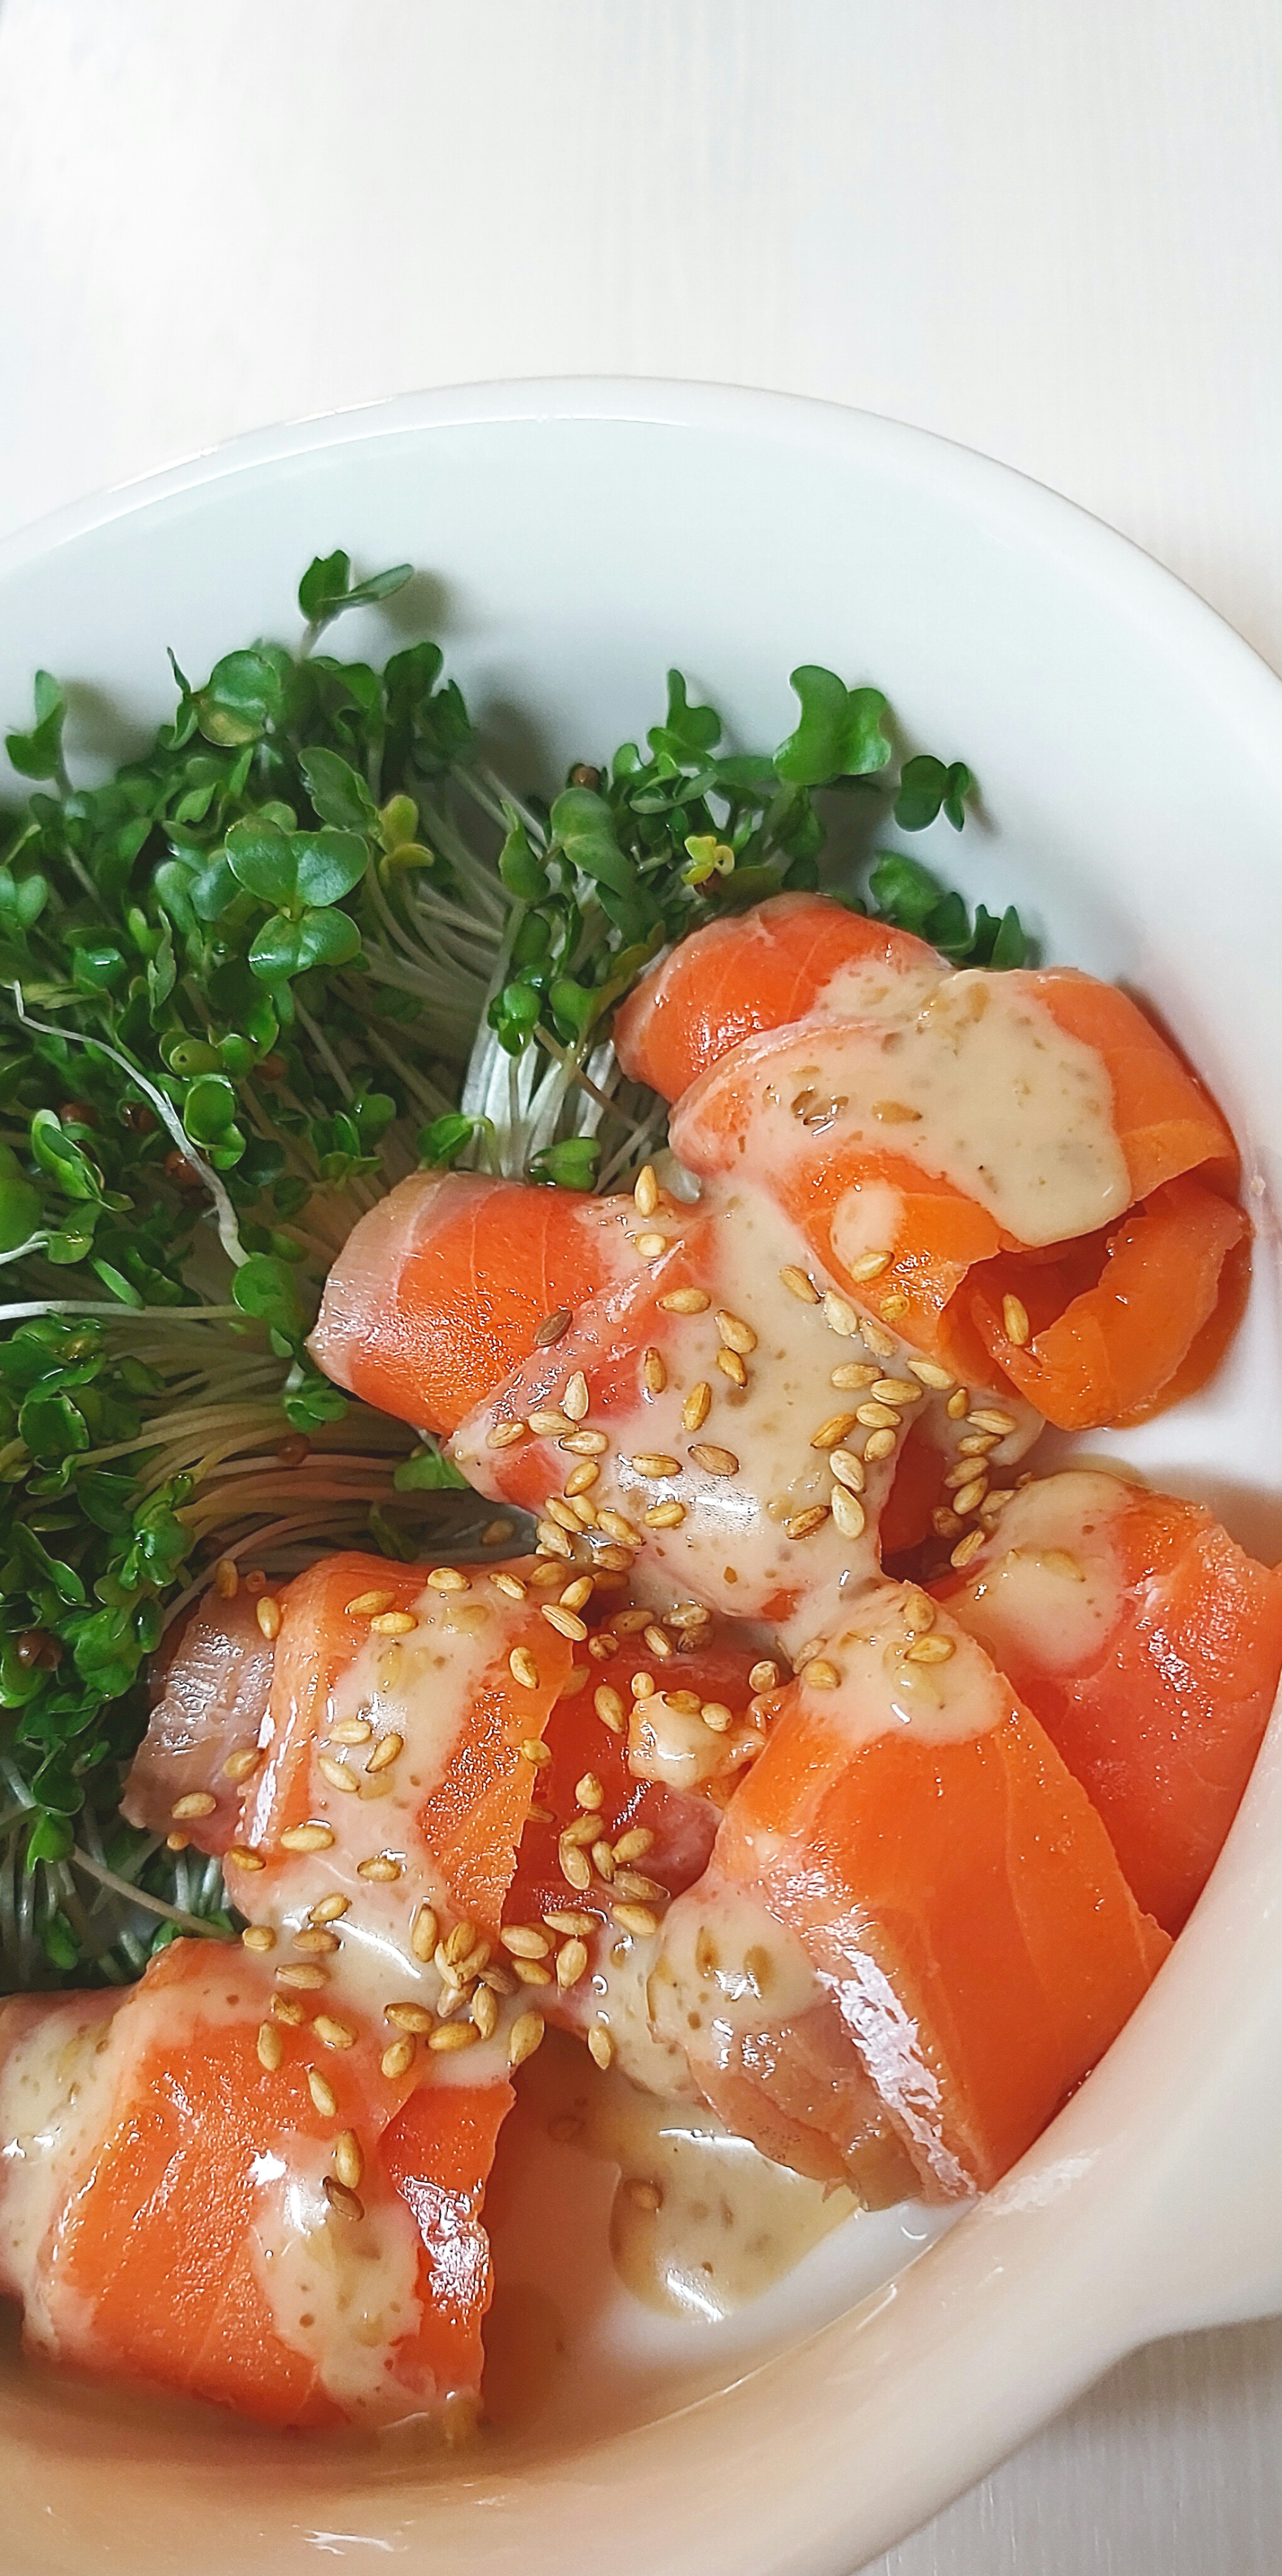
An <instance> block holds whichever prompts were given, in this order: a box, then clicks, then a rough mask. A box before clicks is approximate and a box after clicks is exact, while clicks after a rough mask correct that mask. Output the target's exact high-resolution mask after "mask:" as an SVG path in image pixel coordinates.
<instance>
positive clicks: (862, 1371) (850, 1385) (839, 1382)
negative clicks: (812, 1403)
mask: <svg viewBox="0 0 1282 2576" xmlns="http://www.w3.org/2000/svg"><path fill="white" fill-rule="evenodd" d="M877 1374H878V1371H877V1368H876V1365H875V1363H873V1364H870V1363H869V1362H868V1361H867V1360H843V1361H842V1363H841V1366H840V1368H835V1369H834V1370H833V1372H832V1375H831V1377H830V1378H829V1380H828V1383H829V1385H830V1386H837V1387H840V1388H841V1389H842V1391H843V1393H844V1392H845V1391H846V1390H847V1389H849V1390H850V1392H852V1393H853V1392H854V1390H855V1389H856V1388H857V1387H865V1386H871V1385H872V1383H873V1380H874V1379H875V1378H876V1376H877Z"/></svg>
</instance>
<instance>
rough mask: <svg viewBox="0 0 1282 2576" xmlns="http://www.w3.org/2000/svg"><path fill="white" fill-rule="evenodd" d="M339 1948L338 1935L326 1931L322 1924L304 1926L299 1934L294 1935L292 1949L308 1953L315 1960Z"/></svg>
mask: <svg viewBox="0 0 1282 2576" xmlns="http://www.w3.org/2000/svg"><path fill="white" fill-rule="evenodd" d="M339 1946H340V1945H339V1939H338V1934H337V1933H336V1932H330V1931H327V1929H326V1927H325V1925H324V1924H322V1923H315V1924H305V1925H304V1927H303V1929H302V1931H301V1932H296V1933H295V1934H294V1948H295V1949H296V1950H306V1951H310V1952H311V1954H312V1955H313V1957H316V1958H325V1957H327V1956H329V1955H330V1954H331V1953H332V1952H333V1951H335V1950H337V1949H338V1948H339Z"/></svg>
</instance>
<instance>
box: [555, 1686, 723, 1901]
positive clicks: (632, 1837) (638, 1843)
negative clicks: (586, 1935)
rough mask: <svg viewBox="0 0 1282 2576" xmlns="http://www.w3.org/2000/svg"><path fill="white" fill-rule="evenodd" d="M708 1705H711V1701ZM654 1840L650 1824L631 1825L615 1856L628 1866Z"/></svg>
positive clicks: (641, 1855) (645, 1851)
mask: <svg viewBox="0 0 1282 2576" xmlns="http://www.w3.org/2000/svg"><path fill="white" fill-rule="evenodd" d="M708 1705H709V1707H711V1705H712V1703H711V1701H709V1703H708ZM653 1842H654V1835H653V1834H652V1832H651V1830H650V1827H649V1826H648V1825H630V1826H629V1828H628V1831H627V1832H626V1834H620V1836H619V1839H618V1841H617V1843H616V1844H615V1846H614V1857H615V1859H616V1860H617V1861H618V1862H619V1863H620V1865H621V1866H622V1867H626V1866H627V1864H628V1862H629V1861H634V1860H644V1859H645V1856H646V1853H647V1852H648V1851H649V1850H650V1849H651V1847H652V1845H653ZM582 1928H583V1927H582V1924H581V1923H576V1924H575V1925H574V1926H573V1929H574V1930H576V1931H581V1930H582Z"/></svg>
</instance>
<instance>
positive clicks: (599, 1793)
mask: <svg viewBox="0 0 1282 2576" xmlns="http://www.w3.org/2000/svg"><path fill="white" fill-rule="evenodd" d="M574 1794H575V1797H576V1798H577V1800H578V1802H579V1805H580V1806H581V1807H586V1808H588V1809H589V1811H590V1812H591V1813H592V1814H595V1813H596V1811H597V1809H598V1808H600V1807H603V1806H604V1805H605V1791H604V1789H603V1788H602V1786H601V1783H600V1781H599V1780H598V1778H597V1776H596V1773H595V1771H585V1772H584V1774H583V1777H582V1779H581V1780H576V1782H575V1784H574Z"/></svg>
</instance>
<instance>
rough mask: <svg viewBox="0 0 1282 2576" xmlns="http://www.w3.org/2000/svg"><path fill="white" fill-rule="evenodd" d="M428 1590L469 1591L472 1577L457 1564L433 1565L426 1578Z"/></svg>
mask: <svg viewBox="0 0 1282 2576" xmlns="http://www.w3.org/2000/svg"><path fill="white" fill-rule="evenodd" d="M427 1583H428V1590H429V1591H430V1592H470V1591H471V1589H472V1578H471V1576H470V1575H468V1574H464V1573H463V1571H462V1569H461V1568H460V1567H459V1566H457V1565H434V1566H433V1568H432V1571H431V1573H430V1574H429V1576H428V1578H427Z"/></svg>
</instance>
